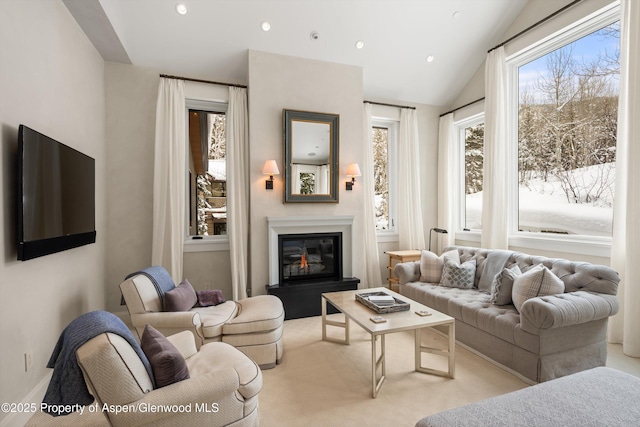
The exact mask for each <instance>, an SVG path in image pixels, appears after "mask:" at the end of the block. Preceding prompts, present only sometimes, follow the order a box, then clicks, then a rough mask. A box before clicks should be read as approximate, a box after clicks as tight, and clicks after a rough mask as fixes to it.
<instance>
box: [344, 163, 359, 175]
mask: <svg viewBox="0 0 640 427" xmlns="http://www.w3.org/2000/svg"><path fill="white" fill-rule="evenodd" d="M346 175H347V176H350V177H351V178H353V177H354V176H361V175H362V174H361V173H360V166H358V164H357V163H350V164H349V166H347V174H346Z"/></svg>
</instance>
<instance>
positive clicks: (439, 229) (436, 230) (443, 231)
mask: <svg viewBox="0 0 640 427" xmlns="http://www.w3.org/2000/svg"><path fill="white" fill-rule="evenodd" d="M432 231H435V232H436V233H440V234H449V233H447V230H445V229H444V228H435V227H434V228H432V229H431V230H429V252H431V232H432Z"/></svg>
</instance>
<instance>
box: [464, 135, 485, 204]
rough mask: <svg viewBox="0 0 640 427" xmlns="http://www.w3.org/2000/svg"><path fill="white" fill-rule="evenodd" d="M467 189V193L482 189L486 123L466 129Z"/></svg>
mask: <svg viewBox="0 0 640 427" xmlns="http://www.w3.org/2000/svg"><path fill="white" fill-rule="evenodd" d="M464 153H465V190H466V194H474V193H477V192H479V191H482V168H483V167H484V123H480V124H478V125H475V126H471V127H468V128H466V129H465V139H464Z"/></svg>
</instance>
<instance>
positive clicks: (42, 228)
mask: <svg viewBox="0 0 640 427" xmlns="http://www.w3.org/2000/svg"><path fill="white" fill-rule="evenodd" d="M18 157H19V160H18V185H19V189H18V259H19V260H22V261H25V260H28V259H32V258H37V257H40V256H44V255H49V254H52V253H55V252H60V251H64V250H67V249H71V248H75V247H78V246H83V245H87V244H90V243H95V241H96V229H95V211H96V209H95V160H94V159H93V158H91V157H89V156H87V155H85V154H83V153H81V152H79V151H77V150H74V149H73V148H71V147H68V146H66V145H64V144H62V143H60V142H58V141H56V140H54V139H52V138H49V137H47V136H45V135H43V134H41V133H39V132H36V131H35V130H33V129H30V128H28V127H27V126H24V125H20V128H19V131H18Z"/></svg>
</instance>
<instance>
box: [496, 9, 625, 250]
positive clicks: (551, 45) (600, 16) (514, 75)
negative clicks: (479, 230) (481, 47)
mask: <svg viewBox="0 0 640 427" xmlns="http://www.w3.org/2000/svg"><path fill="white" fill-rule="evenodd" d="M619 20H620V5H619V3H617V2H616V3H612V4H610V5H609V6H607V7H605V8H603V9H601V10H599V11H597V12H595V13H592V14H590V15H588V16H586V17H584V18H582V19H579V20H577V21H575V22H573V23H572V24H571V25H568V26H567V27H565V28H563V29H561V30H560V31H557V32H555V33H554V34H551V35H550V36H548V37H545V38H543V39H541V40H539V41H538V42H536V43H533V44H531V45H530V46H528V47H527V48H525V49H522V50H520V51H519V52H516V53H514V54H512V55H509V56H508V57H507V58H506V65H507V73H508V84H509V91H510V93H511V96H510V98H509V100H508V107H507V110H508V111H509V124H510V130H509V131H510V134H511V137H510V138H509V140H510V141H512V144H511V145H510V147H509V150H510V153H509V157H510V165H511V167H510V168H509V176H508V177H507V179H508V180H509V199H510V202H509V212H508V215H509V227H510V229H509V233H508V234H509V238H508V239H509V240H508V241H509V246H510V247H519V248H526V249H538V250H546V251H548V250H552V251H555V252H566V253H572V254H580V255H591V256H599V257H610V256H611V242H612V237H606V236H588V235H567V236H563V235H555V234H544V233H532V232H523V231H518V216H519V206H520V201H519V185H518V125H519V123H518V111H519V87H518V84H519V82H518V68H519V67H520V66H522V65H525V64H527V63H529V62H532V61H534V60H536V59H538V58H540V57H542V56H544V55H547V54H549V53H551V52H553V51H555V50H557V49H559V48H561V47H564V46H566V45H567V44H570V43H572V42H574V41H576V40H578V39H580V38H582V37H584V36H586V35H589V34H591V33H593V32H594V31H597V30H599V29H601V28H603V27H606V26H607V25H611V24H613V23H614V22H616V21H619Z"/></svg>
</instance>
